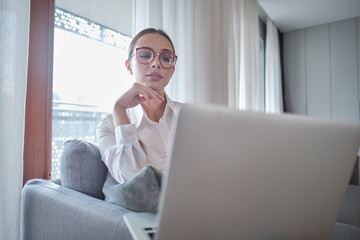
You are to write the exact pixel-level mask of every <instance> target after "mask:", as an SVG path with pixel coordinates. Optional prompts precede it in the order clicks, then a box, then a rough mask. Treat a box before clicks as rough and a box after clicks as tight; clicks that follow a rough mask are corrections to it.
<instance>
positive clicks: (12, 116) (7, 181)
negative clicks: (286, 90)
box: [0, 0, 30, 240]
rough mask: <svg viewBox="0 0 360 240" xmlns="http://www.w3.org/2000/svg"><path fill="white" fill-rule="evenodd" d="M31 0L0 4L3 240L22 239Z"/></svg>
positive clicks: (0, 233)
mask: <svg viewBox="0 0 360 240" xmlns="http://www.w3.org/2000/svg"><path fill="white" fill-rule="evenodd" d="M29 9H30V1H27V0H1V1H0V26H1V27H0V46H1V47H0V109H1V114H0V133H1V134H0V239H6V240H13V239H14V240H15V239H19V237H20V234H19V230H20V225H19V224H20V196H21V189H22V163H23V147H24V119H25V92H26V78H27V53H28V41H29V34H28V33H29V11H30V10H29Z"/></svg>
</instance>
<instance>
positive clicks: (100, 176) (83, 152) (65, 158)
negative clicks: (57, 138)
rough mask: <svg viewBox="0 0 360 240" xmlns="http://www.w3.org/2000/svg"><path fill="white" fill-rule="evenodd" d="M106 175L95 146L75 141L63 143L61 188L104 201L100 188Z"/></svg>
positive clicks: (105, 169) (82, 141)
mask: <svg viewBox="0 0 360 240" xmlns="http://www.w3.org/2000/svg"><path fill="white" fill-rule="evenodd" d="M106 174H107V168H106V166H105V164H104V163H103V161H102V160H101V155H100V152H99V149H98V147H97V145H96V144H94V143H90V142H87V141H84V140H77V139H75V140H70V141H67V142H65V143H64V150H63V152H62V155H61V158H60V179H61V185H62V186H64V187H68V188H71V189H74V190H77V191H79V192H82V193H85V194H88V195H90V196H93V197H96V198H99V199H104V194H103V193H102V187H103V185H104V182H105V178H106Z"/></svg>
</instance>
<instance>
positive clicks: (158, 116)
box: [96, 28, 180, 183]
mask: <svg viewBox="0 0 360 240" xmlns="http://www.w3.org/2000/svg"><path fill="white" fill-rule="evenodd" d="M176 60H177V56H176V55H175V49H174V46H173V43H172V41H171V39H170V38H169V36H168V35H167V34H166V33H165V32H163V31H162V30H158V29H153V28H148V29H145V30H143V31H141V32H139V33H138V34H137V35H136V36H135V37H134V38H133V40H132V42H131V43H130V46H129V57H128V59H127V60H126V62H125V65H126V68H127V69H128V71H129V73H130V74H131V75H133V77H134V80H135V83H134V84H133V86H132V87H131V88H130V89H129V90H128V91H126V92H125V93H124V94H123V95H122V96H120V97H119V98H118V99H117V100H116V102H115V104H114V108H113V113H112V114H110V115H108V116H106V117H105V118H104V119H103V120H102V121H101V122H100V123H99V125H98V127H97V130H96V137H97V142H98V146H99V149H100V153H101V156H102V159H103V161H104V163H105V164H106V166H107V167H108V169H109V172H110V174H111V175H112V177H113V178H114V179H115V180H116V181H117V182H118V183H125V182H127V181H128V180H129V179H131V178H132V177H133V176H134V175H135V174H136V173H138V172H139V171H140V170H141V169H142V168H143V167H144V166H145V165H146V164H150V165H151V166H152V167H154V168H155V169H157V170H158V171H160V172H163V171H164V167H165V163H166V161H167V160H168V158H169V152H168V143H169V135H170V132H171V129H172V127H173V126H172V122H173V118H175V117H176V112H177V110H176V108H178V107H179V106H180V104H179V103H177V102H174V101H172V100H171V99H170V98H169V97H168V96H167V94H166V93H165V90H164V88H165V87H166V85H167V84H168V83H169V81H170V79H171V77H172V75H173V73H174V71H175V63H176Z"/></svg>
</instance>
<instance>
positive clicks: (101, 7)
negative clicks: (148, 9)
mask: <svg viewBox="0 0 360 240" xmlns="http://www.w3.org/2000/svg"><path fill="white" fill-rule="evenodd" d="M55 5H56V6H57V7H60V8H63V9H65V10H68V11H70V12H72V13H74V14H77V15H79V16H81V17H84V18H87V19H91V20H92V21H94V22H97V23H99V24H101V25H104V26H106V27H108V28H111V29H114V30H116V31H118V32H121V33H123V34H125V35H128V36H132V18H133V16H132V10H133V9H132V8H133V6H132V5H133V1H132V0H101V1H99V0H76V1H74V0H56V2H55Z"/></svg>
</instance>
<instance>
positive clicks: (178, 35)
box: [134, 0, 260, 110]
mask: <svg viewBox="0 0 360 240" xmlns="http://www.w3.org/2000/svg"><path fill="white" fill-rule="evenodd" d="M150 3H151V4H150ZM134 23H135V24H134V34H136V33H137V32H138V31H140V30H141V29H143V28H145V27H155V28H162V29H164V30H165V31H166V32H167V33H168V34H169V35H170V37H171V38H172V40H173V41H174V45H175V51H176V54H177V55H178V56H179V59H178V63H177V65H176V71H175V74H174V76H173V78H172V80H171V82H170V84H169V86H168V88H167V92H168V94H169V95H170V96H171V97H172V98H173V99H174V100H178V101H181V102H193V103H211V104H221V105H227V106H230V107H237V108H241V109H249V110H258V109H259V99H260V91H259V25H258V12H257V2H256V1H255V0H229V1H222V0H211V1H209V0H197V1H193V0H183V1H176V0H155V1H154V0H151V1H150V0H135V1H134Z"/></svg>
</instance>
